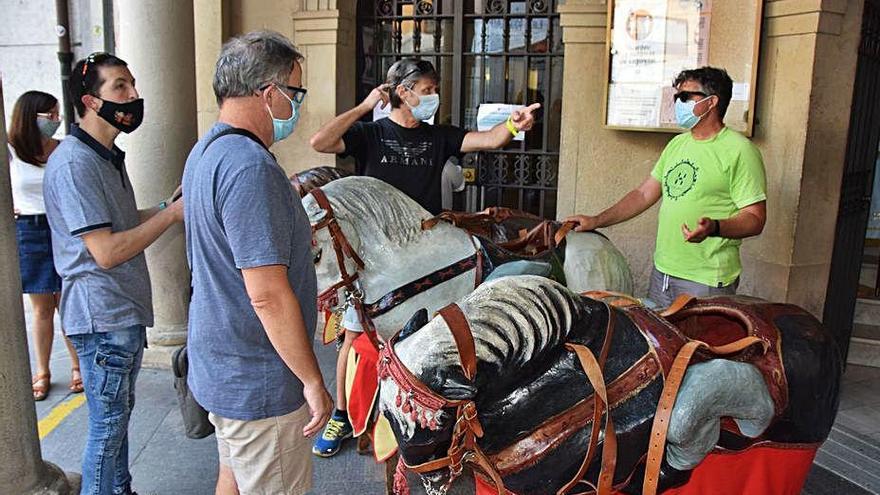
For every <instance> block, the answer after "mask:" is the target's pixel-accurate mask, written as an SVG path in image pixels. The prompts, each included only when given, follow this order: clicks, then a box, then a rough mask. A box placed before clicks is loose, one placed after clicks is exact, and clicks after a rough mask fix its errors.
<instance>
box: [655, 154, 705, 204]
mask: <svg viewBox="0 0 880 495" xmlns="http://www.w3.org/2000/svg"><path fill="white" fill-rule="evenodd" d="M697 170H698V169H697V167H696V165H694V164H693V163H692V162H691V161H690V160H682V161H680V162H678V163H677V164H676V165H675V166H674V167H672V168H670V169H669V171H667V172H666V176H665V177H664V178H663V184H664V186H665V188H666V197H667V198H669V199H678V198H680V197H682V196H684V195H685V194H687V193H688V191H690V190H691V189H693V187H694V185H695V184H696V183H697Z"/></svg>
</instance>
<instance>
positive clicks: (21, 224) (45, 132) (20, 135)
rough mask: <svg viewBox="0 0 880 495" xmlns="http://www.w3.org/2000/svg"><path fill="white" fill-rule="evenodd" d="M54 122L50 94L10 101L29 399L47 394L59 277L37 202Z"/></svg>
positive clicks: (77, 382)
mask: <svg viewBox="0 0 880 495" xmlns="http://www.w3.org/2000/svg"><path fill="white" fill-rule="evenodd" d="M59 125H61V118H60V116H59V113H58V100H57V99H56V98H55V97H54V96H52V95H50V94H47V93H43V92H41V91H28V92H27V93H25V94H23V95H21V97H20V98H19V99H18V101H16V102H15V107H14V109H13V110H12V123H11V125H10V128H9V158H10V160H9V172H10V176H11V178H12V201H13V205H14V208H15V218H16V221H15V227H16V240H17V241H18V258H19V264H20V268H21V288H22V292H23V293H25V294H28V295H29V297H30V301H31V306H33V310H34V329H33V330H34V347H35V349H34V353H35V354H36V358H37V359H36V361H37V373H36V374H35V375H34V377H33V380H32V387H33V392H34V400H43V399H45V398H46V396H47V395H48V394H49V386H50V384H51V381H50V380H51V372H50V370H49V356H50V355H51V353H52V340H53V337H54V334H55V325H54V318H55V309H56V308H57V307H58V301H59V300H60V296H61V278H60V277H59V276H58V274H57V273H56V272H55V265H54V263H53V261H52V238H51V236H50V234H49V223H48V222H47V221H46V209H45V206H44V205H43V172H44V168H43V167H45V165H46V161H47V160H48V159H49V155H50V154H51V153H52V152H53V151H54V150H55V148H56V147H57V146H58V144H59V141H58V140H56V139H53V138H52V136H53V135H55V131H57V130H58V126H59ZM64 340H65V344H66V345H67V352H68V353H69V354H70V359H71V362H72V367H71V373H70V386H69V388H70V391H71V392H75V393H79V392H82V391H83V384H82V376H81V375H80V372H79V359H78V358H77V356H76V351H75V350H74V349H73V347H72V346H71V344H70V341H68V340H67V338H66V337H65V338H64Z"/></svg>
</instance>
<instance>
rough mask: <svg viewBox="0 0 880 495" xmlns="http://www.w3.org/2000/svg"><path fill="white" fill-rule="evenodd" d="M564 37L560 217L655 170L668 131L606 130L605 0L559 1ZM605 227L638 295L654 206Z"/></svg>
mask: <svg viewBox="0 0 880 495" xmlns="http://www.w3.org/2000/svg"><path fill="white" fill-rule="evenodd" d="M558 10H559V14H560V24H561V26H562V41H563V43H564V44H565V64H564V67H563V74H562V122H561V129H562V136H561V148H560V153H559V190H558V196H557V197H558V200H557V201H558V206H557V212H558V213H557V217H558V218H560V219H561V218H563V217H565V216H566V215H570V214H573V213H588V214H593V215H595V214H597V213H599V212H600V211H602V210H603V209H605V208H607V207H608V206H610V205H612V204H614V202H615V201H617V200H618V199H620V197H621V196H623V194H625V193H626V192H627V191H629V190H631V189H632V188H634V187H636V186H638V185H639V184H640V183H641V182H642V181H643V180H645V177H647V176H648V174H650V172H651V168H652V167H653V165H654V162H655V161H656V160H657V157H658V156H660V151H662V150H663V147H664V146H666V143H667V142H668V141H669V140H670V139H671V138H672V135H671V134H666V133H651V132H622V131H615V130H609V129H605V128H604V127H603V122H602V109H603V107H604V105H605V102H604V101H603V97H604V95H605V84H606V82H605V79H604V77H605V71H604V70H602V69H601V68H602V67H603V66H604V65H605V42H606V23H607V19H608V16H607V12H608V5H607V2H606V1H604V0H566V2H565V4H563V5H560V6H559V7H558ZM602 231H603V232H604V233H606V234H608V235H609V237H610V238H611V240H612V241H613V242H614V244H615V245H616V246H617V247H618V248H619V249H620V250H621V251H622V252H623V253H624V255H626V258H627V261H628V262H629V263H630V266H631V268H632V273H633V279H634V280H635V292H636V294H639V295H641V294H644V293H645V292H647V290H648V274H649V273H650V271H651V266H652V264H653V263H652V252H653V247H654V239H655V235H656V232H657V217H656V215H655V214H653V213H652V212H649V213H647V214H643V215H641V216H639V217H637V218H634V219H632V220H630V221H628V222H625V223H623V224H620V225H617V226H614V227H612V228H608V229H602Z"/></svg>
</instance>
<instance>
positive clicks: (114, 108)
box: [98, 98, 144, 134]
mask: <svg viewBox="0 0 880 495" xmlns="http://www.w3.org/2000/svg"><path fill="white" fill-rule="evenodd" d="M101 101H103V102H104V104H103V105H101V109H100V110H98V116H99V117H101V118H102V119H104V120H106V121H107V122H109V123H110V125H112V126H113V127H115V128H117V129H119V130H120V131H122V132H124V133H126V134H128V133H129V132H131V131H133V130H135V129H137V128H138V126H140V125H141V122H143V121H144V99H143V98H138V99H137V100H133V101H129V102H126V103H116V102H113V101H107V100H103V99H102V100H101Z"/></svg>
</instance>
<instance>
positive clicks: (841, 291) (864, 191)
mask: <svg viewBox="0 0 880 495" xmlns="http://www.w3.org/2000/svg"><path fill="white" fill-rule="evenodd" d="M878 94H880V0H866V2H865V11H864V17H863V20H862V39H861V44H860V46H859V58H858V66H857V68H856V80H855V88H854V90H853V102H852V115H851V116H850V124H849V139H848V142H847V149H846V161H845V164H844V167H845V168H844V173H843V182H842V184H841V191H840V207H839V210H838V214H837V215H838V217H837V231H836V233H835V239H834V254H833V255H832V259H831V276H830V278H829V281H828V290H827V293H826V294H827V295H826V300H825V312H824V318H823V320H824V323H825V325H826V326H827V327H828V328H829V329H831V330H832V331H833V332H835V334H836V336H837V342H838V345H839V346H840V350H841V352H842V354H843V356H844V358H845V357H846V353H847V349H848V347H849V339H850V335H851V334H852V327H853V315H854V312H855V304H856V296H857V291H858V286H859V273H860V270H861V264H862V254H863V250H864V243H865V232H866V229H867V225H868V215H869V213H870V210H871V192H872V188H873V179H874V172H875V171H874V168H875V161H876V159H877V148H878V143H880V98H878V97H877V95H878Z"/></svg>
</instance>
